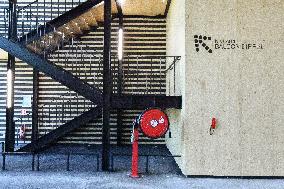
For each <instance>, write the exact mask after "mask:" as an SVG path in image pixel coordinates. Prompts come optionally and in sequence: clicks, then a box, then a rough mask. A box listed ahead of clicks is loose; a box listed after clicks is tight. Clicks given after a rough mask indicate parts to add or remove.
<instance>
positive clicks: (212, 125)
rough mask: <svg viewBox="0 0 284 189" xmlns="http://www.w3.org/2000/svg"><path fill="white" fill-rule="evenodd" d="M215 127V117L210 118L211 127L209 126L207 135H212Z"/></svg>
mask: <svg viewBox="0 0 284 189" xmlns="http://www.w3.org/2000/svg"><path fill="white" fill-rule="evenodd" d="M216 127H217V120H216V118H215V117H213V118H212V121H211V126H210V130H209V133H210V135H213V133H214V131H215V129H216Z"/></svg>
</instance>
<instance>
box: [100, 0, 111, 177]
mask: <svg viewBox="0 0 284 189" xmlns="http://www.w3.org/2000/svg"><path fill="white" fill-rule="evenodd" d="M111 93H112V76H111V0H105V1H104V63H103V133H102V170H103V171H109V150H110V109H111V104H110V100H111Z"/></svg>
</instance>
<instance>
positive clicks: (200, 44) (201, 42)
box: [194, 35, 212, 53]
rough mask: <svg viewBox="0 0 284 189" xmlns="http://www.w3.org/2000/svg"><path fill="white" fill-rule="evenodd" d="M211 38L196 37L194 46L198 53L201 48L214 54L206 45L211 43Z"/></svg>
mask: <svg viewBox="0 0 284 189" xmlns="http://www.w3.org/2000/svg"><path fill="white" fill-rule="evenodd" d="M211 39H212V38H211V37H209V36H204V35H194V46H195V50H196V52H199V50H200V48H204V49H205V50H206V51H207V52H209V53H212V49H211V48H210V47H209V46H208V45H207V44H206V41H211Z"/></svg>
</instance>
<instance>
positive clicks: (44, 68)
mask: <svg viewBox="0 0 284 189" xmlns="http://www.w3.org/2000/svg"><path fill="white" fill-rule="evenodd" d="M112 4H113V6H112V7H111V10H112V11H111V13H112V15H115V14H117V13H118V7H117V4H116V3H115V1H113V3H112ZM103 7H104V4H103V1H102V0H88V1H86V2H84V3H82V4H80V5H79V6H77V7H75V8H73V9H71V10H69V11H68V12H66V13H64V14H62V15H61V16H59V17H57V18H55V19H53V20H51V21H49V22H47V23H45V24H44V25H43V26H37V24H36V28H35V29H33V30H30V32H29V33H26V34H24V35H22V37H20V38H19V39H18V41H12V40H8V39H6V38H5V37H1V36H0V48H1V49H3V50H5V51H6V52H8V53H9V54H11V55H13V56H15V57H17V58H19V59H21V60H23V61H25V62H26V63H27V64H29V65H31V66H32V67H33V68H35V69H36V70H38V71H40V72H42V73H44V74H46V75H47V76H49V77H51V78H52V79H54V80H55V81H58V82H59V83H61V84H62V85H64V86H66V87H68V88H69V89H71V90H73V91H75V92H76V93H77V94H79V95H81V96H83V97H85V98H86V99H88V100H90V101H91V102H92V103H94V105H95V107H93V108H91V109H89V110H88V111H86V112H84V113H82V114H81V115H79V116H77V117H74V119H72V120H70V121H68V122H66V123H64V124H62V125H60V126H59V127H58V128H56V129H54V130H53V131H51V132H49V133H47V134H45V135H43V136H41V137H40V138H38V140H36V141H33V142H32V143H30V144H27V145H25V146H23V147H22V148H20V149H19V150H18V151H40V150H41V149H43V148H46V147H48V146H50V145H51V144H53V143H54V142H56V141H57V140H58V139H60V138H61V137H63V136H65V135H66V134H67V133H69V132H72V131H73V130H74V129H77V128H79V127H80V126H81V125H84V124H86V123H88V122H89V121H91V120H93V119H96V118H97V117H98V116H100V115H101V109H102V104H103V94H102V92H101V90H100V89H99V88H98V87H95V86H92V85H91V84H90V83H88V82H86V81H83V80H82V79H80V77H78V76H76V75H74V73H72V72H71V71H68V70H67V69H64V68H63V67H62V66H60V65H57V64H55V63H53V62H51V61H49V60H48V57H47V56H48V54H50V53H51V52H54V51H55V50H59V49H61V48H62V47H64V45H66V44H67V43H68V42H69V43H70V41H72V46H73V40H74V39H76V38H78V37H80V36H83V35H85V34H86V33H88V32H90V31H91V30H92V29H93V28H96V27H98V26H100V25H101V24H102V23H103V22H104V18H103V17H102V16H101V13H102V11H103ZM97 13H98V14H97ZM22 30H24V28H22ZM160 59H161V58H160ZM177 60H179V59H176V57H175V58H174V63H176V61H177ZM137 64H138V62H137ZM138 70H139V69H138V65H137V70H136V71H135V74H136V73H138ZM166 71H168V70H164V71H163V73H162V71H160V72H159V73H158V74H166V73H165V72H166ZM129 72H131V71H129ZM130 74H131V73H130ZM138 76H139V75H138V74H137V82H138ZM146 79H147V78H146ZM158 79H161V76H159V77H158ZM147 81H148V80H147ZM146 85H147V84H146ZM159 87H161V86H159ZM149 107H160V108H181V97H180V96H171V97H169V96H166V95H161V94H160V95H155V94H144V95H141V94H140V95H133V94H113V95H112V96H111V108H112V109H120V110H123V109H145V108H149ZM63 108H64V107H63Z"/></svg>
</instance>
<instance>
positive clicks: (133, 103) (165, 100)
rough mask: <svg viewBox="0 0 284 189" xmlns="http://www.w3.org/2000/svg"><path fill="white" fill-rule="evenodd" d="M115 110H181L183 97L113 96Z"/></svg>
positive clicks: (112, 104) (112, 101)
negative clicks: (151, 108) (156, 108)
mask: <svg viewBox="0 0 284 189" xmlns="http://www.w3.org/2000/svg"><path fill="white" fill-rule="evenodd" d="M111 106H112V108H113V109H126V110H131V109H132V110H133V109H146V108H150V107H159V108H163V109H166V108H176V109H181V106H182V97H181V96H162V95H161V96H155V95H113V96H112V100H111Z"/></svg>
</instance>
